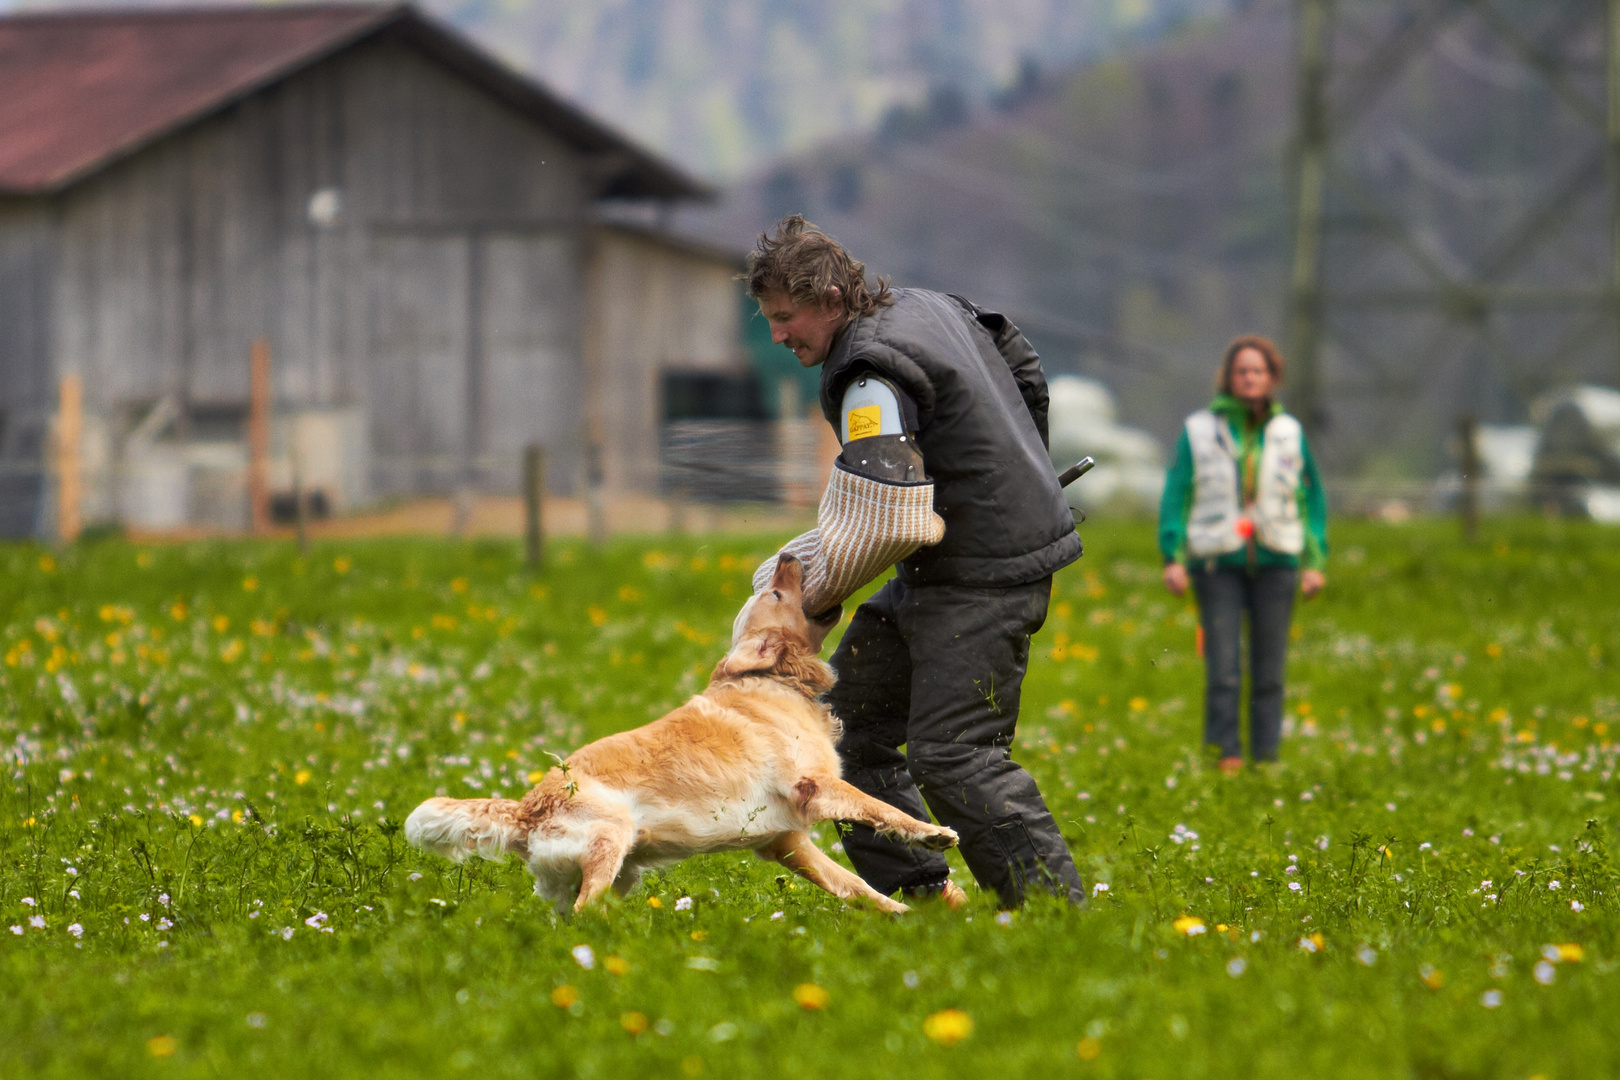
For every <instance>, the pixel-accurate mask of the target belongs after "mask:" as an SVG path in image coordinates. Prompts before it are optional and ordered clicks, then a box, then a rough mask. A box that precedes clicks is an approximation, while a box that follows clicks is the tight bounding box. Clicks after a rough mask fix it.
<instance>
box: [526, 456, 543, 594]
mask: <svg viewBox="0 0 1620 1080" xmlns="http://www.w3.org/2000/svg"><path fill="white" fill-rule="evenodd" d="M545 498H546V448H545V447H544V446H542V445H540V444H539V443H530V444H529V445H528V446H525V447H524V448H523V551H524V556H525V557H526V558H527V560H528V563H529V565H530V566H532V567H535V568H536V569H538V568H539V566H540V563H541V560H542V559H544V558H545V534H544V533H543V532H542V531H541V523H542V522H541V512H542V509H543V507H544V504H545Z"/></svg>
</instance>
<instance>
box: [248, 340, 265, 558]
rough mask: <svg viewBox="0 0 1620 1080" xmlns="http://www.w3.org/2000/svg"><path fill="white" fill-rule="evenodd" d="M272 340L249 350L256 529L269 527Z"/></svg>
mask: <svg viewBox="0 0 1620 1080" xmlns="http://www.w3.org/2000/svg"><path fill="white" fill-rule="evenodd" d="M269 466H270V343H269V342H267V341H265V340H264V339H263V338H258V339H256V340H255V341H254V342H253V346H252V348H251V349H250V350H249V351H248V509H249V514H250V518H251V521H252V524H253V531H254V532H256V533H267V532H269V531H270V477H269Z"/></svg>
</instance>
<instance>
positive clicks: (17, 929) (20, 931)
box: [11, 926, 23, 937]
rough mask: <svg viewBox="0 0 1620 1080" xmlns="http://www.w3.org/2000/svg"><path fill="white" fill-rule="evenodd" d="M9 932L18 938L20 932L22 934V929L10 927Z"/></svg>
mask: <svg viewBox="0 0 1620 1080" xmlns="http://www.w3.org/2000/svg"><path fill="white" fill-rule="evenodd" d="M11 932H12V933H13V934H16V935H17V936H18V937H21V936H22V932H23V928H22V927H21V926H13V927H12V928H11Z"/></svg>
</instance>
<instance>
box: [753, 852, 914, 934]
mask: <svg viewBox="0 0 1620 1080" xmlns="http://www.w3.org/2000/svg"><path fill="white" fill-rule="evenodd" d="M759 854H760V855H762V856H764V857H766V858H771V859H775V860H776V861H777V862H779V863H781V864H782V865H783V866H785V867H787V868H788V869H789V870H792V871H793V872H794V873H795V874H798V875H799V876H800V877H802V878H804V879H805V880H806V881H808V882H810V883H811V884H813V885H817V886H820V887H821V888H823V889H825V890H827V891H828V892H830V893H832V894H833V895H834V896H836V897H838V898H839V899H840V900H864V901H866V902H867V903H869V904H871V905H873V906H874V907H876V908H879V909H881V910H883V911H887V912H891V913H893V914H895V915H902V914H904V913H905V912H907V911H910V910H911V909H910V908H908V907H906V905H904V904H901V903H896V902H895V901H893V900H891V899H889V898H888V897H887V896H884V895H883V894H882V893H880V892H878V891H877V890H876V889H874V888H872V886H870V885H868V884H867V883H866V882H865V881H862V880H861V879H860V878H859V877H858V876H856V875H855V874H852V873H850V872H849V871H848V870H845V869H844V868H843V867H842V866H839V865H838V864H837V863H835V862H833V861H832V860H831V859H830V858H828V857H827V855H826V854H825V853H824V852H823V851H822V850H821V849H820V848H818V847H816V845H815V841H813V840H811V839H810V836H809V834H808V833H802V832H795V833H786V834H784V835H782V836H779V837H777V839H776V840H775V841H774V842H773V843H772V844H771V845H770V846H769V847H766V848H762V849H760V852H759Z"/></svg>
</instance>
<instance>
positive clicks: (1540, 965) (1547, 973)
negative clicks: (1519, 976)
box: [1531, 960, 1558, 986]
mask: <svg viewBox="0 0 1620 1080" xmlns="http://www.w3.org/2000/svg"><path fill="white" fill-rule="evenodd" d="M1531 974H1532V975H1534V976H1535V978H1536V982H1538V983H1540V984H1541V985H1542V986H1551V985H1552V984H1553V980H1554V979H1556V978H1558V969H1557V968H1555V967H1553V966H1552V964H1551V963H1550V962H1548V961H1546V960H1540V961H1537V962H1536V966H1535V969H1534V970H1533V971H1532V972H1531Z"/></svg>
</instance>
